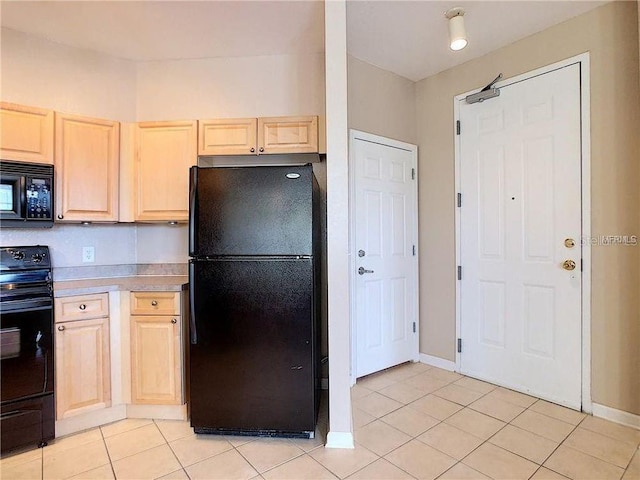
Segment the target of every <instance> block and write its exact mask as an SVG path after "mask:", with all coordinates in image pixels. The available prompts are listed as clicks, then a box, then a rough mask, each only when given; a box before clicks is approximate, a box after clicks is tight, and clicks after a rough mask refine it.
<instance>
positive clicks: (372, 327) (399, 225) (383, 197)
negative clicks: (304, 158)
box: [351, 134, 418, 377]
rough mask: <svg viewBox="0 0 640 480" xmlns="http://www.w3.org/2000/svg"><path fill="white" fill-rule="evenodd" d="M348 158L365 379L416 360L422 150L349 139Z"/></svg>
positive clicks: (359, 357) (359, 361)
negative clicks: (419, 154) (419, 156)
mask: <svg viewBox="0 0 640 480" xmlns="http://www.w3.org/2000/svg"><path fill="white" fill-rule="evenodd" d="M386 143H388V144H386ZM351 154H352V159H353V162H354V163H353V167H354V169H353V171H354V196H353V198H354V201H355V205H354V212H355V232H354V233H355V235H354V242H353V245H354V247H355V251H354V252H353V254H354V258H355V262H353V264H354V268H355V272H353V275H354V277H355V317H356V350H357V354H356V377H361V376H363V375H368V374H370V373H373V372H377V371H379V370H382V369H385V368H388V367H391V366H393V365H397V364H399V363H403V362H406V361H408V360H417V359H418V333H417V322H418V319H417V291H418V289H417V283H418V278H417V252H416V247H417V187H416V175H417V172H416V168H417V165H416V164H417V149H416V147H415V146H412V145H407V144H400V143H399V142H395V141H392V140H388V139H384V138H380V137H373V136H371V135H365V134H361V135H353V134H352V141H351Z"/></svg>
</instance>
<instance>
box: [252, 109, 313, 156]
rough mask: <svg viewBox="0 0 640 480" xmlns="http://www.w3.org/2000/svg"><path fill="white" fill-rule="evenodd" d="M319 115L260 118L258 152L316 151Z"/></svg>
mask: <svg viewBox="0 0 640 480" xmlns="http://www.w3.org/2000/svg"><path fill="white" fill-rule="evenodd" d="M317 151H318V117H316V116H311V117H263V118H258V153H315V152H317Z"/></svg>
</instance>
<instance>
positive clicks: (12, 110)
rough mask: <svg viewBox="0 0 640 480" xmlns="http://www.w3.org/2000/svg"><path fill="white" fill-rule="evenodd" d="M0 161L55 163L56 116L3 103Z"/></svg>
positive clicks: (0, 129)
mask: <svg viewBox="0 0 640 480" xmlns="http://www.w3.org/2000/svg"><path fill="white" fill-rule="evenodd" d="M0 125H1V126H2V128H0V158H2V159H3V160H18V161H22V162H33V163H53V112H52V111H51V110H44V109H42V108H33V107H25V106H22V105H16V104H13V103H5V102H0Z"/></svg>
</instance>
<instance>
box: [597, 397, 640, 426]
mask: <svg viewBox="0 0 640 480" xmlns="http://www.w3.org/2000/svg"><path fill="white" fill-rule="evenodd" d="M591 406H592V407H593V416H594V417H600V418H604V419H605V420H610V421H612V422H616V423H620V424H622V425H626V426H628V427H631V428H636V429H638V430H640V415H636V414H635V413H629V412H625V411H623V410H617V409H615V408H611V407H607V406H606V405H600V404H598V403H592V404H591Z"/></svg>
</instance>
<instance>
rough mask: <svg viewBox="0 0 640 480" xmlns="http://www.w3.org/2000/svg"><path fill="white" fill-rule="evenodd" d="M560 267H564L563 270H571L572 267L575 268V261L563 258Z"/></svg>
mask: <svg viewBox="0 0 640 480" xmlns="http://www.w3.org/2000/svg"><path fill="white" fill-rule="evenodd" d="M562 268H564V269H565V270H573V269H574V268H576V262H574V261H573V260H565V261H564V262H563V263H562Z"/></svg>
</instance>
